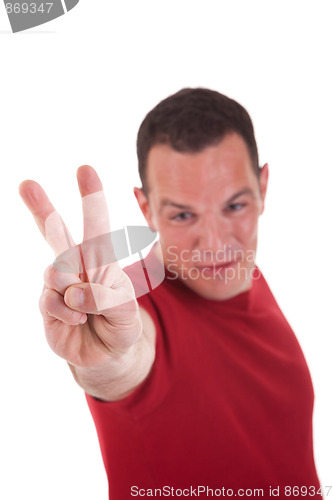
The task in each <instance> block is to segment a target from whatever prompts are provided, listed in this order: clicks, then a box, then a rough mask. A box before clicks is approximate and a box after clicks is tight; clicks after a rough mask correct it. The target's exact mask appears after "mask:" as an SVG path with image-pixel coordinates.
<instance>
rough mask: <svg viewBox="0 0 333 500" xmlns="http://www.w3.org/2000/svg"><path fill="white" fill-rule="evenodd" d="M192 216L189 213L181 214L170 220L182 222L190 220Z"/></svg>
mask: <svg viewBox="0 0 333 500" xmlns="http://www.w3.org/2000/svg"><path fill="white" fill-rule="evenodd" d="M192 215H193V214H191V212H181V213H179V214H176V215H174V216H173V217H171V220H175V221H178V222H182V221H185V220H188V219H190V218H191V217H192Z"/></svg>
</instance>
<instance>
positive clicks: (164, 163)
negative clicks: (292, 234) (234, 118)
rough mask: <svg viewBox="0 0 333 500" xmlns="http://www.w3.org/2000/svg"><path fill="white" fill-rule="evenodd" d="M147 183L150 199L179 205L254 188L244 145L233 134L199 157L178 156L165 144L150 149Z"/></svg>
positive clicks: (254, 179)
mask: <svg viewBox="0 0 333 500" xmlns="http://www.w3.org/2000/svg"><path fill="white" fill-rule="evenodd" d="M147 180H148V186H149V194H150V195H154V196H159V197H163V196H168V197H170V196H172V197H173V198H177V199H178V200H179V201H183V200H184V199H187V198H188V199H189V201H190V200H191V201H195V200H196V199H198V197H200V199H207V200H209V199H211V198H212V197H214V195H215V194H217V195H219V196H221V194H225V196H229V195H230V196H232V194H233V192H234V190H236V189H239V188H240V189H243V188H245V187H250V188H251V187H252V188H255V187H256V184H257V179H256V176H255V173H254V171H253V167H252V164H251V159H250V155H249V152H248V149H247V145H246V143H245V141H244V140H243V138H242V137H241V136H239V135H238V134H235V133H233V134H228V135H227V136H226V137H225V138H224V139H223V140H222V141H221V142H220V143H218V144H217V145H215V146H209V147H207V148H205V149H204V150H203V151H201V152H199V153H180V152H177V151H175V150H173V149H172V148H171V147H170V146H168V145H165V144H158V145H155V146H153V147H152V149H151V150H150V152H149V155H148V161H147Z"/></svg>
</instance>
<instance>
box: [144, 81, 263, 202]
mask: <svg viewBox="0 0 333 500" xmlns="http://www.w3.org/2000/svg"><path fill="white" fill-rule="evenodd" d="M231 132H236V133H238V134H239V135H240V136H241V137H242V138H243V139H244V141H245V143H246V145H247V147H248V151H249V155H250V158H251V161H252V165H253V169H254V172H255V174H256V176H257V177H258V178H259V171H260V168H259V162H258V150H257V144H256V140H255V137H254V130H253V125H252V121H251V118H250V115H249V114H248V112H247V111H246V109H245V108H243V106H241V105H240V104H239V103H238V102H236V101H234V100H233V99H230V98H229V97H227V96H225V95H223V94H220V93H219V92H217V91H215V90H209V89H205V88H185V89H182V90H180V91H179V92H177V93H176V94H173V95H171V96H169V97H167V98H166V99H164V100H163V101H161V102H160V103H159V104H157V106H155V108H153V109H152V110H151V111H150V112H149V113H148V114H147V116H146V117H145V119H144V120H143V122H142V123H141V126H140V128H139V131H138V137H137V155H138V161H139V174H140V179H141V182H142V189H143V191H144V192H145V193H146V194H147V193H148V186H147V177H146V171H147V158H148V154H149V151H150V150H151V148H152V147H153V146H155V145H156V144H168V145H169V146H170V147H171V148H172V149H174V150H175V151H178V152H184V153H185V152H188V153H199V152H200V151H202V150H203V149H205V148H206V147H208V146H213V145H215V144H218V143H219V142H220V141H221V140H222V139H223V138H224V136H225V135H226V134H228V133H231Z"/></svg>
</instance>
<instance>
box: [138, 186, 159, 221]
mask: <svg viewBox="0 0 333 500" xmlns="http://www.w3.org/2000/svg"><path fill="white" fill-rule="evenodd" d="M133 191H134V195H135V198H136V201H137V202H138V204H139V207H140V210H141V212H142V213H143V216H144V218H145V219H146V221H147V224H148V226H149V227H151V228H152V229H155V227H154V224H153V221H152V214H151V210H150V206H149V201H148V198H147V196H146V195H145V193H144V192H143V191H142V189H141V188H138V187H135V188H134V190H133Z"/></svg>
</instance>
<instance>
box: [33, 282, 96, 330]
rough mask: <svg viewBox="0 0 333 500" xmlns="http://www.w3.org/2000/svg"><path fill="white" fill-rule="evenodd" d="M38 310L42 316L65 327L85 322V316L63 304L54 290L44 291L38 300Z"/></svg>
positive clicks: (60, 297) (61, 297) (62, 300)
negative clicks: (56, 320)
mask: <svg viewBox="0 0 333 500" xmlns="http://www.w3.org/2000/svg"><path fill="white" fill-rule="evenodd" d="M39 308H40V311H41V313H42V315H43V316H44V317H45V316H46V315H48V316H51V317H52V318H55V319H58V320H59V321H62V322H63V323H65V324H66V325H73V326H75V325H81V324H83V323H85V322H86V321H87V315H86V314H85V313H81V312H78V311H74V310H73V309H70V308H69V307H68V306H67V305H66V304H65V302H64V298H63V296H62V295H60V294H59V293H58V292H56V291H55V290H51V289H45V290H44V291H43V293H42V295H41V297H40V300H39Z"/></svg>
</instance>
